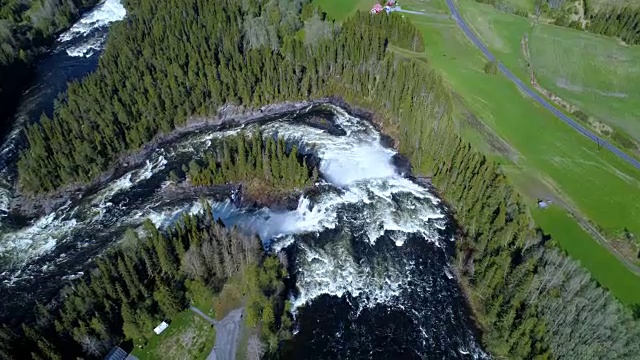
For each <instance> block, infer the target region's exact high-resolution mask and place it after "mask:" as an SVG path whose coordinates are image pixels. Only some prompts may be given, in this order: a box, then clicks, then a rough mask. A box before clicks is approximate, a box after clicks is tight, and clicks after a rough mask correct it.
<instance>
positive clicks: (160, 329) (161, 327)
mask: <svg viewBox="0 0 640 360" xmlns="http://www.w3.org/2000/svg"><path fill="white" fill-rule="evenodd" d="M168 327H169V324H167V323H166V322H164V321H163V322H161V323H160V325H158V326H156V328H155V329H153V332H154V333H156V335H160V334H161V333H162V332H163V331H165V329H166V328H168Z"/></svg>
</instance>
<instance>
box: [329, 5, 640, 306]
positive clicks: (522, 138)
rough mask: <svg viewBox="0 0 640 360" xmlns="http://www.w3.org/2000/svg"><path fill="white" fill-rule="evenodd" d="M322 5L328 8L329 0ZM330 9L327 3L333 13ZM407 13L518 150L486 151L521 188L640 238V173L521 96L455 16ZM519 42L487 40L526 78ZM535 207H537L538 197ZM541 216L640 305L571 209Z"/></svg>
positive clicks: (443, 69) (477, 139)
mask: <svg viewBox="0 0 640 360" xmlns="http://www.w3.org/2000/svg"><path fill="white" fill-rule="evenodd" d="M319 3H320V4H321V6H323V5H322V1H319ZM462 4H466V2H464V1H463V2H462ZM402 6H403V7H405V8H411V9H420V10H422V9H425V10H426V11H428V12H429V13H447V12H446V10H445V9H446V6H445V5H444V2H443V1H442V0H431V1H428V2H427V1H419V0H407V1H402ZM330 10H331V9H328V8H325V11H330ZM406 16H410V18H411V19H412V20H413V21H414V23H415V24H416V26H417V27H418V28H419V29H420V30H421V31H422V33H423V35H424V39H425V44H426V49H427V50H426V54H420V56H423V57H426V59H427V61H428V62H429V63H430V64H431V66H432V67H434V68H435V69H437V70H439V72H440V73H441V74H442V75H443V77H444V78H445V80H446V81H447V82H448V84H449V85H450V86H451V88H452V89H453V90H454V91H455V92H456V93H457V94H458V95H459V96H460V97H461V99H462V102H463V103H464V104H465V106H466V107H468V108H469V110H470V111H471V113H473V114H475V115H476V116H477V117H478V118H479V119H481V120H482V122H483V123H484V124H486V126H487V128H488V131H489V132H491V135H492V137H493V138H495V139H499V140H502V141H503V142H504V143H506V144H508V147H510V149H507V150H505V149H501V147H496V146H493V145H492V144H484V145H483V146H484V148H485V151H486V150H487V149H488V150H491V149H498V150H496V151H493V152H490V155H491V157H492V158H493V159H495V160H497V161H499V162H501V163H502V164H504V166H505V168H507V169H508V175H509V177H510V178H511V179H512V181H513V182H514V184H515V185H516V187H517V188H518V190H519V191H520V192H522V193H523V194H525V195H528V196H529V198H530V200H534V198H535V196H539V195H544V194H543V193H544V192H545V191H546V192H548V195H549V196H550V197H553V196H557V193H560V194H562V196H563V197H565V198H564V201H565V202H566V203H568V204H571V205H573V206H575V207H576V208H577V209H578V210H579V211H580V212H581V213H582V214H583V215H584V216H586V217H587V218H588V219H590V220H591V221H592V222H593V223H595V224H597V225H598V226H599V227H600V228H602V229H603V230H604V232H605V233H606V234H609V235H612V234H617V233H619V232H620V231H621V230H622V229H623V228H625V227H627V228H628V229H631V231H632V232H633V233H634V234H637V236H640V222H639V221H638V219H640V191H638V189H639V188H640V172H639V171H637V170H636V169H634V168H632V167H631V166H630V165H628V164H626V163H625V162H623V161H622V160H619V159H618V158H616V157H615V156H613V155H612V154H610V153H608V152H606V151H598V149H597V146H596V144H593V143H591V142H589V141H588V140H586V139H585V138H583V137H582V136H580V135H579V134H578V133H576V132H575V131H574V130H572V129H571V128H569V127H568V126H567V125H565V124H564V123H562V122H561V121H560V120H558V119H556V118H555V117H554V116H553V115H552V114H551V113H549V112H548V111H547V110H545V109H543V108H541V107H540V106H538V105H537V104H536V103H534V102H533V101H532V100H530V99H529V98H528V97H526V96H524V95H523V94H521V93H520V92H519V91H518V90H517V88H516V87H515V85H513V84H511V83H510V82H509V81H508V80H507V79H506V78H505V77H503V76H501V75H493V76H491V75H487V74H485V73H484V72H483V66H484V65H485V63H486V60H485V59H484V58H483V56H482V55H481V53H480V51H479V50H477V49H476V48H475V47H474V46H473V45H472V44H471V43H470V42H469V41H468V40H467V39H466V38H465V37H464V35H463V34H462V33H461V31H459V29H458V28H457V26H456V24H455V23H454V22H453V20H451V19H448V18H443V17H434V16H421V15H406ZM515 24H516V25H514V28H513V29H514V31H517V30H518V29H520V27H519V26H520V25H518V23H515ZM525 25H526V23H525ZM498 26H499V25H497V24H495V23H494V24H490V25H488V29H489V30H491V29H492V27H493V28H496V29H497V28H498ZM483 37H487V35H486V34H485V35H483ZM514 39H515V40H516V42H517V44H518V46H519V41H520V35H512V36H510V37H498V36H497V35H495V37H494V38H493V39H490V40H487V42H489V43H490V46H492V47H501V48H502V52H496V55H498V56H499V57H502V56H503V54H505V53H506V54H509V53H511V55H510V57H509V56H507V57H509V59H510V60H505V61H504V62H505V63H506V64H507V65H508V66H510V67H511V68H512V70H513V71H514V72H516V74H519V75H526V71H525V70H524V68H521V69H520V72H518V69H516V68H514V67H513V66H512V65H511V63H512V62H513V61H518V60H517V59H518V56H519V55H518V53H517V51H519V47H516V48H515V50H511V49H514V48H513V46H512V45H511V43H512V42H513V40H514ZM491 43H493V44H492V45H491ZM514 51H515V53H514ZM463 134H465V135H466V137H468V138H470V140H471V141H472V142H474V144H479V143H482V142H486V136H485V135H486V134H478V131H477V130H475V129H473V128H472V127H467V128H466V130H465V131H463ZM480 148H482V147H480ZM514 154H515V156H514ZM540 179H544V181H540ZM532 183H536V184H542V189H540V188H537V187H536V188H533V187H532V186H531V185H530V184H532ZM547 185H549V186H547ZM556 190H557V193H556ZM531 206H532V207H535V203H534V202H533V201H531ZM533 215H534V218H535V219H536V221H540V222H544V223H545V232H547V233H550V234H551V235H552V236H553V238H554V239H556V240H557V241H558V243H559V244H560V246H562V247H563V248H564V249H565V250H566V251H567V252H568V253H569V254H571V255H572V256H573V257H574V258H576V259H578V260H580V261H581V262H582V264H583V265H584V266H585V267H587V268H588V269H589V270H590V271H591V272H592V273H593V274H594V277H596V274H600V270H599V269H598V268H596V267H594V265H593V264H594V263H595V262H589V261H586V260H583V259H582V258H581V257H580V256H579V253H580V252H581V251H583V249H593V250H592V251H593V253H594V254H593V256H595V257H596V258H599V259H600V261H601V262H602V263H604V264H608V265H606V266H603V267H602V269H604V268H607V267H608V268H609V269H610V272H611V274H610V277H596V278H597V279H598V280H599V281H600V282H601V284H602V285H603V286H605V287H607V288H609V289H611V291H612V293H613V294H614V295H616V296H617V297H618V298H619V299H621V300H622V301H624V302H625V303H636V302H640V293H638V292H636V291H634V290H633V289H632V287H630V286H624V285H620V283H619V282H613V281H610V279H614V278H620V279H624V278H626V279H634V280H635V282H640V278H637V277H635V275H632V274H631V273H630V272H629V271H628V270H627V269H626V268H624V267H620V266H617V265H620V264H619V263H618V261H617V260H616V259H615V258H612V257H611V256H610V254H609V253H607V252H606V251H604V250H603V249H597V250H596V247H594V245H598V244H597V243H596V241H595V240H593V239H591V238H590V237H589V236H582V237H580V238H575V235H576V231H574V230H575V228H576V227H577V226H578V225H577V223H576V222H575V220H574V219H572V218H570V217H568V216H566V214H565V216H559V217H553V216H552V215H553V214H550V215H544V216H542V217H541V216H540V213H537V212H534V214H533ZM547 217H552V218H554V221H549V220H548V219H547ZM560 239H563V240H564V239H566V241H560ZM583 243H584V244H583ZM598 276H600V275H598Z"/></svg>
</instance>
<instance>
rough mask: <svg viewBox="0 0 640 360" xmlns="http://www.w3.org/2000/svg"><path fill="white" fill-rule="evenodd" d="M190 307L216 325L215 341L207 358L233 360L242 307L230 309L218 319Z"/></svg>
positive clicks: (208, 359) (211, 359)
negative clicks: (222, 317)
mask: <svg viewBox="0 0 640 360" xmlns="http://www.w3.org/2000/svg"><path fill="white" fill-rule="evenodd" d="M190 309H191V311H193V312H195V313H196V314H198V315H200V316H201V317H202V318H203V319H205V320H207V321H208V322H210V323H211V324H213V325H214V326H215V327H216V343H215V345H214V347H213V349H212V350H211V353H210V354H209V356H207V360H235V358H236V353H237V351H236V350H237V347H238V337H239V334H240V325H241V323H240V322H241V321H242V313H243V311H244V309H243V308H238V309H235V310H232V311H231V312H230V313H229V314H227V316H225V317H224V319H222V320H220V321H217V320H214V319H212V318H211V317H209V316H207V314H205V313H203V312H202V311H200V309H198V308H196V307H193V306H192V307H191V308H190Z"/></svg>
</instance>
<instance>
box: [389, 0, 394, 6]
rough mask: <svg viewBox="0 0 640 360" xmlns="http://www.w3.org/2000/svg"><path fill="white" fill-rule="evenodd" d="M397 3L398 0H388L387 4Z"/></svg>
mask: <svg viewBox="0 0 640 360" xmlns="http://www.w3.org/2000/svg"><path fill="white" fill-rule="evenodd" d="M395 4H396V0H389V1H387V6H394V5H395Z"/></svg>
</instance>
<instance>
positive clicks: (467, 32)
mask: <svg viewBox="0 0 640 360" xmlns="http://www.w3.org/2000/svg"><path fill="white" fill-rule="evenodd" d="M446 2H447V6H448V7H449V11H451V16H452V17H453V19H454V20H455V21H456V23H457V24H458V26H459V27H460V28H461V29H462V31H464V33H465V35H466V36H467V38H469V40H471V42H472V43H473V44H474V45H475V46H476V47H478V49H480V51H482V53H483V54H484V56H486V57H487V58H488V59H489V60H491V61H494V60H496V57H495V56H493V54H492V53H491V52H490V51H489V49H487V47H486V46H485V45H484V44H483V43H482V41H480V39H478V37H477V36H476V34H475V33H474V32H473V31H472V30H471V28H470V27H469V25H467V23H466V22H465V21H464V19H463V18H462V16H461V15H460V13H459V12H458V9H457V8H456V6H455V4H454V3H453V0H446ZM498 69H499V70H500V72H501V73H503V74H504V75H505V76H506V77H507V78H509V80H511V82H513V83H514V84H516V86H517V87H518V88H519V89H520V90H522V91H523V92H524V93H526V94H527V95H529V96H531V97H532V98H533V99H534V100H535V101H537V102H538V104H540V105H542V106H544V107H545V108H546V109H547V110H549V111H551V112H552V113H553V114H554V115H555V116H556V117H558V118H559V119H560V120H562V121H564V122H565V123H567V125H569V126H571V127H572V128H573V129H574V130H576V131H577V132H579V133H580V134H582V135H583V136H585V137H587V138H588V139H590V140H591V141H593V142H595V143H598V144H600V146H602V147H603V148H605V149H607V150H609V151H611V152H612V153H613V154H614V155H616V156H617V157H619V158H620V159H622V160H624V161H626V162H628V163H629V164H631V165H632V166H633V167H635V168H636V169H640V162H639V161H638V160H636V159H634V158H632V157H631V156H629V155H627V154H626V153H624V152H623V151H622V150H620V149H618V148H617V147H615V146H613V145H611V144H609V143H608V142H607V141H605V140H603V139H601V138H599V137H598V136H596V135H595V134H594V133H592V132H591V131H589V130H587V129H586V128H584V127H583V126H582V125H580V124H578V123H577V122H575V121H574V120H573V119H571V118H570V117H568V116H567V115H565V114H564V113H563V112H562V111H560V110H558V109H557V108H556V107H555V106H553V105H551V104H550V103H549V102H548V101H547V100H545V99H544V98H542V96H540V95H539V94H538V93H537V92H536V91H535V90H534V89H533V88H531V87H530V86H528V85H526V84H525V83H523V82H522V81H521V80H520V79H518V77H517V76H515V75H514V74H513V73H512V72H511V71H509V69H507V68H506V67H505V66H504V65H503V64H502V63H501V62H498Z"/></svg>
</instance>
